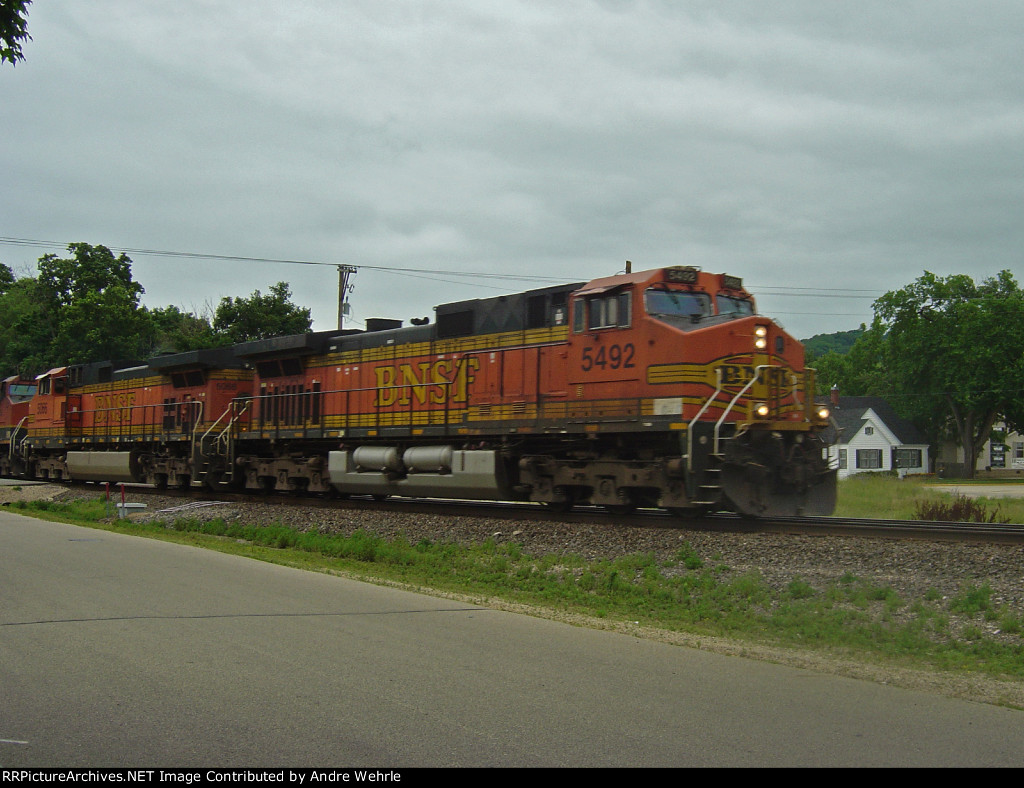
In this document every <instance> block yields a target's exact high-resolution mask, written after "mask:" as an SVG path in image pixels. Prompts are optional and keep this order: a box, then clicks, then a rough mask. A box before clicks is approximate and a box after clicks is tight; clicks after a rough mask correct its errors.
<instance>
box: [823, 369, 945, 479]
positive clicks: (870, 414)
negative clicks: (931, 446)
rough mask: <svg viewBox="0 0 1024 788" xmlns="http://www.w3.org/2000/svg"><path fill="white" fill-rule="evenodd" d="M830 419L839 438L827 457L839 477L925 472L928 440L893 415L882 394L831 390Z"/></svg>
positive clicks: (907, 423) (927, 462) (929, 463)
mask: <svg viewBox="0 0 1024 788" xmlns="http://www.w3.org/2000/svg"><path fill="white" fill-rule="evenodd" d="M832 418H833V419H834V420H835V422H836V425H837V426H838V427H839V439H838V440H837V441H836V443H835V444H833V445H832V446H831V447H830V448H829V459H830V460H831V461H832V462H833V464H835V465H838V467H839V478H840V479H845V478H846V477H847V476H851V475H853V474H855V473H866V472H868V471H876V472H877V471H896V472H897V473H898V474H899V475H900V477H903V476H906V475H907V474H915V473H928V470H929V468H930V465H931V459H930V457H929V451H928V443H927V441H926V440H925V438H924V435H923V434H922V433H921V431H920V430H918V429H917V427H915V426H914V425H913V424H911V423H910V422H908V421H906V420H904V419H901V418H900V417H899V416H897V415H896V412H895V411H894V410H893V409H892V407H891V406H890V405H889V403H888V402H886V401H885V400H884V399H882V398H881V397H840V396H839V392H838V390H836V389H833V391H832Z"/></svg>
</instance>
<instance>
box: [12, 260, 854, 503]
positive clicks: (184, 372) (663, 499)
mask: <svg viewBox="0 0 1024 788" xmlns="http://www.w3.org/2000/svg"><path fill="white" fill-rule="evenodd" d="M413 324H414V325H412V326H409V327H405V328H403V327H401V323H399V322H398V321H388V320H373V321H370V322H369V324H368V325H367V330H366V331H328V332H320V333H312V334H304V335H298V336H292V337H278V338H274V339H268V340H262V341H257V342H248V343H245V344H242V345H236V346H235V347H234V348H230V349H224V350H220V351H195V352H193V353H183V354H177V355H174V356H164V357H159V358H156V359H152V360H150V361H149V362H148V364H147V365H145V366H138V367H128V368H125V369H116V367H117V366H118V365H112V364H109V363H108V364H107V365H106V366H104V365H86V366H85V367H80V368H69V369H67V370H51V371H50V372H48V373H46V374H45V375H42V376H40V378H39V379H38V380H37V381H36V383H38V385H39V391H38V393H37V394H36V396H35V397H34V398H33V399H32V401H31V413H30V414H29V416H28V418H27V419H24V417H22V422H21V423H20V425H19V426H18V427H17V428H15V427H14V425H9V426H10V427H11V429H9V430H8V438H7V440H8V442H7V443H6V444H4V442H3V435H4V433H2V432H0V451H2V452H3V453H4V454H5V455H9V457H10V461H9V462H8V465H7V466H3V467H5V468H6V471H5V472H6V473H8V474H12V473H13V474H15V475H27V476H32V477H36V478H72V479H87V480H99V481H102V480H113V481H127V480H134V481H143V482H150V483H155V484H159V485H164V484H177V485H187V484H190V483H192V482H203V483H205V484H207V485H208V486H211V487H220V486H229V487H245V488H249V489H261V490H291V491H308V492H314V493H324V492H329V491H333V492H337V493H341V494H356V495H373V496H377V497H381V496H388V495H405V496H423V497H447V498H471V499H481V500H529V501H538V502H542V503H545V504H547V505H549V506H552V507H555V508H568V507H570V506H572V505H574V504H584V503H585V504H596V505H602V506H606V507H608V508H610V509H613V510H624V509H629V508H633V507H637V506H640V507H659V508H664V509H668V510H671V511H673V512H676V513H679V514H683V515H689V514H699V513H704V512H709V511H718V510H725V511H736V512H740V513H742V514H747V515H755V516H767V515H781V514H828V513H831V511H832V510H833V508H834V505H835V492H836V474H835V470H834V469H832V468H830V467H829V465H828V461H827V459H826V453H825V448H826V447H825V444H824V442H823V440H822V437H821V436H822V433H823V432H824V431H825V429H826V428H827V426H828V424H829V421H828V413H827V411H825V410H824V409H821V408H820V407H819V406H816V405H815V404H814V401H813V392H814V379H813V371H812V370H808V369H805V368H804V355H803V348H802V347H801V345H800V344H799V342H797V341H796V340H794V339H793V338H792V337H791V336H789V335H788V334H786V333H785V332H784V331H783V330H782V329H781V328H780V327H779V326H777V325H776V324H775V323H773V322H772V321H771V320H769V319H767V318H764V317H762V316H759V315H758V314H757V311H756V309H755V306H754V302H753V299H752V298H751V297H750V294H749V293H747V291H746V290H744V289H743V287H742V283H741V281H740V280H739V279H738V278H736V277H731V276H726V275H719V274H710V273H705V272H702V271H699V270H698V269H696V268H692V267H670V268H664V269H656V270H652V271H645V272H642V273H626V274H621V275H617V276H611V277H607V278H603V279H597V280H594V281H592V282H589V283H576V284H568V285H562V286H557V287H548V288H543V289H538V290H530V291H527V292H524V293H517V294H513V295H507V296H500V297H496V298H488V299H480V300H473V301H463V302H458V303H451V304H443V305H441V306H439V307H437V308H436V318H435V320H434V321H433V322H431V321H428V320H426V319H422V320H414V321H413ZM90 375H91V376H92V377H89V376H90ZM58 389H59V391H58ZM4 423H7V424H9V422H4ZM13 433H16V434H13Z"/></svg>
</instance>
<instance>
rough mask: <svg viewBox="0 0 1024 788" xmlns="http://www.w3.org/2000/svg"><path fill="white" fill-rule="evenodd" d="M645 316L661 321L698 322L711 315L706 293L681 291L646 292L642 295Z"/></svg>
mask: <svg viewBox="0 0 1024 788" xmlns="http://www.w3.org/2000/svg"><path fill="white" fill-rule="evenodd" d="M644 304H645V306H646V308H647V314H649V315H650V316H651V317H656V318H659V319H662V320H668V321H669V322H671V321H673V320H690V321H696V320H700V319H701V318H702V317H707V316H709V315H710V314H711V297H710V296H709V295H708V294H707V293H694V292H690V291H683V290H648V291H647V292H646V293H644Z"/></svg>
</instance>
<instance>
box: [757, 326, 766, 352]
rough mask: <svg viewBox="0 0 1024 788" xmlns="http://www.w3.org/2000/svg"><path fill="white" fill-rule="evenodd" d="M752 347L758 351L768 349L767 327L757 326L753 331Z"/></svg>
mask: <svg viewBox="0 0 1024 788" xmlns="http://www.w3.org/2000/svg"><path fill="white" fill-rule="evenodd" d="M754 347H756V348H757V349H758V350H764V349H765V348H766V347H768V328H767V326H757V328H755V329H754Z"/></svg>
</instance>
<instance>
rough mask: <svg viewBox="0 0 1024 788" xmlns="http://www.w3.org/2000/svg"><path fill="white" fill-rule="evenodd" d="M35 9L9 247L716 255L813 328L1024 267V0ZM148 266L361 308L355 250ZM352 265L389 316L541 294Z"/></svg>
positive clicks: (520, 260) (611, 259) (611, 258)
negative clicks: (500, 294) (937, 287)
mask: <svg viewBox="0 0 1024 788" xmlns="http://www.w3.org/2000/svg"><path fill="white" fill-rule="evenodd" d="M29 25H30V32H31V34H32V36H33V41H32V42H31V43H30V44H29V46H28V47H27V48H26V52H25V54H26V61H25V62H24V63H22V64H19V66H18V67H17V68H16V69H11V68H9V67H8V68H4V69H3V70H0V102H2V106H3V107H4V119H3V127H4V129H5V138H6V139H7V140H9V141H11V142H9V144H7V145H5V146H3V150H2V152H0V167H2V171H3V172H4V173H5V177H4V181H3V184H4V185H3V197H4V204H5V211H4V215H3V218H2V219H0V234H2V235H4V236H8V237H18V238H42V239H47V240H59V241H78V240H83V241H88V242H91V243H104V244H107V245H110V246H121V247H130V248H148V249H169V250H179V251H196V252H205V253H212V254H226V255H240V256H249V257H263V258H284V259H292V260H295V259H298V260H310V261H321V262H326V263H332V264H338V263H348V264H353V265H369V266H394V267H415V268H424V269H435V270H445V271H456V270H459V271H467V272H474V271H483V272H492V273H497V272H505V273H512V274H515V275H523V276H534V277H537V281H538V284H544V283H547V281H549V280H548V278H551V277H555V278H560V279H562V280H564V281H579V280H586V279H589V278H594V277H597V276H603V275H607V274H609V273H613V272H615V271H616V270H621V268H622V266H623V264H624V260H626V259H630V260H633V261H634V264H635V265H636V266H639V267H657V266H660V265H668V264H680V263H687V264H696V265H701V266H703V267H705V268H707V269H716V270H726V271H729V272H730V273H733V274H736V275H740V276H743V277H744V278H745V280H746V281H747V283H748V284H749V285H750V286H751V287H753V288H756V287H761V288H762V292H761V293H760V295H761V297H760V299H759V301H760V305H761V308H762V311H764V312H766V313H769V314H774V315H776V316H778V318H779V319H780V321H781V322H783V323H784V324H785V325H787V326H788V327H789V328H790V329H791V330H792V331H793V332H794V333H796V334H798V335H799V336H809V335H811V334H813V333H818V332H824V331H835V330H845V329H848V328H853V327H856V325H857V324H858V323H860V322H862V321H864V320H867V319H868V318H869V317H870V303H871V302H870V298H865V297H863V295H864V294H863V293H851V292H849V291H851V290H854V289H864V290H868V291H871V293H873V294H875V295H879V294H881V293H882V292H884V291H886V290H889V289H893V288H897V287H900V286H902V285H904V284H906V283H908V282H909V281H911V280H913V279H914V278H915V277H917V276H918V275H920V273H921V272H922V271H923V270H925V269H928V270H932V271H935V272H937V273H940V274H948V273H961V272H962V273H969V274H972V275H975V276H977V277H984V276H988V275H992V274H994V273H995V272H997V271H999V270H1001V269H1003V268H1010V269H1011V270H1018V271H1019V270H1020V268H1021V267H1020V264H1019V261H1020V249H1021V248H1022V242H1024V228H1022V223H1021V222H1020V219H1019V213H1020V209H1019V206H1020V205H1021V202H1022V199H1021V198H1022V196H1024V195H1022V192H1024V177H1022V176H1024V172H1022V168H1024V164H1022V161H1024V157H1022V156H1021V150H1020V149H1021V143H1022V141H1024V76H1022V72H1021V70H1020V68H1019V66H1018V61H1019V51H1020V50H1021V48H1022V44H1024V6H1021V5H1020V4H1019V3H1017V2H1016V0H1007V1H1006V2H995V1H994V0H992V1H990V2H985V0H981V1H976V2H953V1H952V0H949V1H948V2H946V1H943V0H929V2H901V3H891V2H858V3H841V2H836V3H822V2H819V1H812V0H793V1H792V2H783V3H770V4H769V3H763V2H758V1H757V0H749V1H747V2H740V1H736V2H723V1H722V0H715V2H695V1H694V2H685V3H680V2H667V1H666V2H656V1H655V0H650V1H649V2H642V1H641V0H637V1H636V2H627V1H626V0H622V1H621V2H614V1H612V0H606V1H604V2H599V1H598V0H569V1H568V2H562V3H558V4H552V3H542V2H527V1H526V0H503V1H502V2H496V1H484V0H472V2H470V1H469V0H466V1H465V2H458V1H457V0H418V1H417V2H413V1H412V0H395V1H394V2H387V1H385V2H381V0H375V1H372V2H371V1H369V0H367V1H365V2H364V1H361V0H344V2H328V1H327V0H322V1H321V0H307V1H306V2H292V3H287V4H282V3H273V2H269V0H250V2H248V3H233V4H211V3H203V2H198V1H197V0H184V1H183V2H179V3H175V4H174V5H173V6H169V5H167V4H163V3H155V2H144V1H142V0H133V1H132V2H128V0H95V2H91V3H88V4H84V3H77V2H73V0H50V1H49V2H47V3H38V4H33V6H31V7H30V17H29ZM43 251H59V249H54V250H37V249H25V248H20V247H15V248H11V247H4V246H0V261H3V262H6V263H7V264H9V265H12V266H13V267H15V268H17V267H18V266H23V265H26V264H30V263H32V262H34V260H35V258H36V257H38V256H39V255H40V254H42V253H43ZM133 259H134V260H135V268H134V270H135V275H136V278H137V279H139V281H141V282H142V284H143V285H144V286H145V287H146V290H147V296H146V300H147V303H150V304H151V305H154V306H159V305H164V304H168V303H174V304H178V305H183V306H186V307H189V308H191V307H192V306H193V305H195V304H202V303H204V302H213V303H215V302H216V301H217V299H219V298H220V297H221V296H225V295H246V294H248V293H249V292H251V291H252V290H253V289H255V288H262V289H264V290H265V289H266V288H267V287H268V286H269V285H270V284H271V283H273V282H275V281H277V280H279V279H285V280H288V281H290V282H291V284H292V288H293V292H294V294H295V299H296V301H297V302H299V303H301V304H303V305H307V306H310V307H311V308H313V311H314V317H315V319H316V322H317V327H318V328H327V327H329V326H331V325H332V324H333V323H334V321H335V311H334V310H335V308H336V292H337V290H336V288H337V281H336V278H335V273H334V270H333V269H332V268H330V267H314V266H282V265H276V266H275V265H271V264H256V263H246V264H243V263H226V262H225V263H218V262H212V261H182V260H177V259H174V260H168V259H167V258H157V257H148V256H144V255H133ZM355 282H356V290H355V293H354V295H353V313H354V315H355V316H356V317H358V318H362V319H365V318H366V317H372V316H378V315H380V316H395V317H409V316H412V315H421V314H428V313H429V311H430V308H431V307H432V306H433V305H434V304H436V303H440V302H443V301H445V300H452V299H459V298H471V297H475V296H482V295H488V294H491V293H493V292H495V290H494V289H493V288H500V289H502V290H505V291H512V290H514V289H516V288H518V287H523V286H527V285H525V284H517V283H515V282H509V283H498V282H493V281H481V280H479V279H477V280H473V279H472V278H466V279H465V280H463V281H461V282H456V281H454V280H453V278H452V277H450V276H444V277H441V276H433V277H426V278H423V277H416V278H411V277H410V276H409V275H399V274H394V273H392V274H389V273H384V272H374V271H370V270H365V271H363V272H361V273H360V274H359V275H358V276H357V277H356V279H355ZM799 287H817V288H825V289H826V290H825V291H823V293H824V294H822V295H819V296H817V297H813V298H812V297H808V296H806V294H803V293H800V294H799V295H797V294H792V295H786V293H785V292H784V290H785V288H799ZM828 291H838V292H835V293H833V294H832V295H831V296H830V295H828V294H827V293H828ZM795 292H799V291H795ZM851 295H858V296H860V297H856V298H853V297H850V296H851ZM840 296H841V297H840Z"/></svg>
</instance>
